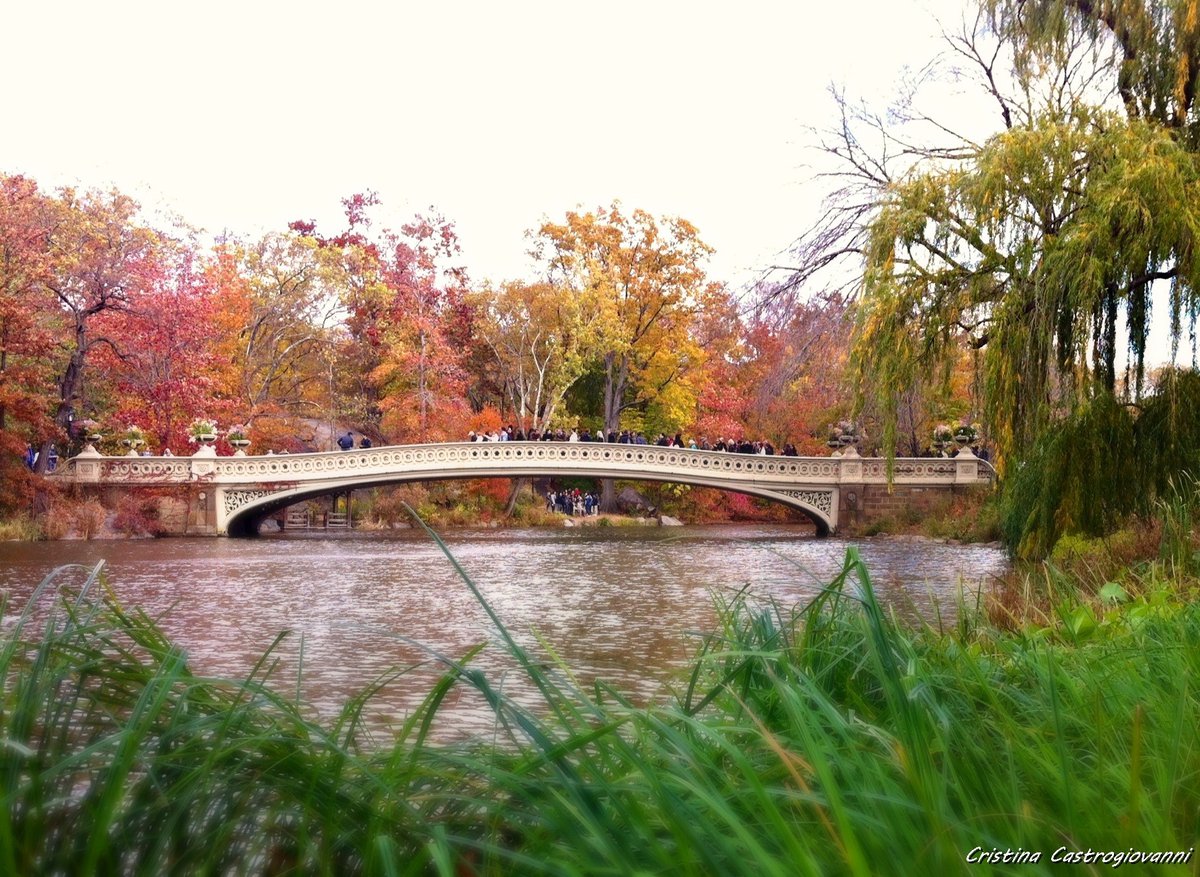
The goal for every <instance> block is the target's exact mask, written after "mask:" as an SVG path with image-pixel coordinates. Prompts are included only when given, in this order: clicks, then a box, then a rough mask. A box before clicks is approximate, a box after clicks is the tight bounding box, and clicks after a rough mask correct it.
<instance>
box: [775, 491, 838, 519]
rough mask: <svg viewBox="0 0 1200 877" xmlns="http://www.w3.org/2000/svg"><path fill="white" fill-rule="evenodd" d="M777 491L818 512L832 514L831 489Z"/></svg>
mask: <svg viewBox="0 0 1200 877" xmlns="http://www.w3.org/2000/svg"><path fill="white" fill-rule="evenodd" d="M778 493H781V494H783V495H784V496H790V497H792V498H794V499H798V500H800V502H802V503H804V504H805V505H807V506H811V507H812V508H814V509H816V510H817V511H819V512H824V513H825V514H827V515H831V514H833V491H832V490H780V491H778Z"/></svg>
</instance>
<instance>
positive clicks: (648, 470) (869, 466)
mask: <svg viewBox="0 0 1200 877" xmlns="http://www.w3.org/2000/svg"><path fill="white" fill-rule="evenodd" d="M547 476H549V477H585V478H616V479H629V480H638V481H668V482H676V483H680V484H689V485H695V486H698V487H712V488H716V489H718V490H729V491H736V492H740V493H745V494H749V495H751V496H757V497H762V498H764V499H768V500H773V501H775V502H779V503H782V504H784V505H787V506H791V507H792V508H795V509H798V510H799V511H801V512H802V513H804V514H805V515H806V516H807V517H808V518H809V519H811V520H812V521H813V523H814V524H815V525H816V528H817V532H818V533H819V534H821V535H827V534H830V533H836V532H837V530H838V526H839V524H840V523H847V522H850V521H861V520H864V519H869V518H871V517H874V516H877V515H879V514H881V513H885V512H887V511H889V510H891V511H895V510H897V509H898V508H899V507H901V506H903V505H904V504H914V503H915V504H918V505H919V504H923V503H926V501H927V500H928V499H929V498H932V497H934V496H936V495H938V494H944V493H945V492H948V491H954V490H955V489H957V488H960V487H963V486H969V485H977V484H987V483H989V481H990V480H991V478H992V476H993V471H992V468H991V466H989V465H988V464H987V463H986V462H985V461H983V460H980V459H979V458H978V457H976V456H975V455H974V454H972V453H971V451H970V449H969V448H964V449H963V451H961V452H960V453H959V455H958V456H957V457H955V458H953V459H949V458H924V457H920V458H897V459H896V460H895V461H894V466H893V478H892V483H891V484H890V485H889V484H888V477H887V468H886V461H885V460H883V459H881V458H874V457H861V456H859V455H858V454H857V452H856V451H855V450H854V448H853V446H851V447H849V448H847V449H846V451H845V452H843V453H842V455H840V456H834V457H782V456H763V455H751V454H737V453H728V452H724V451H700V450H689V449H683V448H664V447H658V446H656V445H625V444H606V443H599V442H597V443H590V442H462V443H446V444H426V445H394V446H385V447H379V448H368V449H362V450H351V451H336V452H332V453H330V452H322V453H308V454H268V455H259V456H244V455H240V454H239V455H238V456H233V457H218V456H217V455H216V454H215V452H214V451H213V449H212V448H211V447H204V448H201V449H200V450H199V451H197V452H196V454H195V455H194V456H191V457H136V456H125V457H106V456H103V455H101V454H100V453H98V452H97V451H96V450H95V449H93V448H91V447H88V448H86V449H85V450H84V451H83V452H82V453H81V454H79V456H77V457H73V458H71V459H70V460H68V461H66V462H65V464H63V465H61V466H60V467H59V472H58V473H56V475H55V477H56V478H57V479H59V480H60V481H64V482H68V483H72V484H77V485H80V486H82V487H83V488H84V489H85V490H99V491H101V492H104V491H109V492H119V491H121V490H129V489H139V488H153V489H156V490H157V491H158V492H159V495H160V496H163V497H166V498H168V499H169V498H174V501H175V502H176V503H177V504H183V505H184V513H183V515H182V522H181V526H177V527H174V528H171V530H172V532H181V533H186V534H191V535H207V536H251V535H255V534H257V532H258V528H259V524H260V523H261V522H262V521H263V520H264V519H265V518H267V517H268V516H270V515H271V514H273V513H275V512H277V511H278V510H279V509H281V508H283V507H285V506H289V505H292V504H294V503H298V502H302V501H304V500H307V499H311V498H314V497H318V496H328V495H338V494H345V493H347V492H348V491H351V490H355V489H359V488H371V487H380V486H384V485H390V484H402V483H405V482H413V481H439V480H444V479H456V478H533V477H547Z"/></svg>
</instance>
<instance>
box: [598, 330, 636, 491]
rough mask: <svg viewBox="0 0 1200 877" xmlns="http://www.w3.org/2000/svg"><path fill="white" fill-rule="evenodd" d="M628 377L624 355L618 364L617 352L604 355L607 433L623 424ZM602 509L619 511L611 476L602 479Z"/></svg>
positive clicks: (615, 488)
mask: <svg viewBox="0 0 1200 877" xmlns="http://www.w3.org/2000/svg"><path fill="white" fill-rule="evenodd" d="M628 379H629V370H628V367H627V365H626V363H625V359H624V357H622V358H621V360H620V363H619V364H618V362H617V356H616V354H615V353H608V354H606V355H605V357H604V431H605V433H611V432H616V431H617V430H618V429H619V428H620V426H621V400H622V399H624V398H625V385H626V383H627V382H628ZM605 438H607V435H606V436H605ZM600 511H602V512H605V513H606V514H611V513H613V512H615V511H617V487H616V483H615V482H614V481H613V480H612V479H611V478H602V479H601V480H600Z"/></svg>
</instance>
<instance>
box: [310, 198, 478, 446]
mask: <svg viewBox="0 0 1200 877" xmlns="http://www.w3.org/2000/svg"><path fill="white" fill-rule="evenodd" d="M342 204H343V207H344V208H345V212H346V220H347V227H346V229H345V230H344V231H342V232H340V233H338V234H335V235H326V234H323V233H321V232H320V231H319V230H318V229H317V228H316V225H315V223H313V222H309V221H299V222H294V223H292V228H293V229H294V230H295V231H297V232H299V233H300V234H301V235H303V236H304V237H305V238H306V239H307V240H310V241H312V242H313V243H314V245H315V246H317V247H319V248H321V249H322V250H323V251H325V252H327V253H330V254H336V257H337V258H338V259H339V260H340V262H341V265H342V270H343V272H344V276H343V283H342V289H341V294H342V297H341V304H342V307H343V309H344V312H345V314H346V319H345V323H344V327H345V329H346V332H347V336H346V342H347V343H346V344H345V345H344V350H346V351H347V352H348V353H349V354H350V361H351V363H352V368H351V369H350V371H351V372H352V373H353V374H354V375H357V377H358V378H359V379H362V378H365V379H366V380H365V382H364V383H362V384H360V386H359V393H360V399H364V400H365V397H367V396H368V394H370V396H371V397H372V398H371V401H370V402H369V403H365V404H363V405H362V406H361V408H362V410H363V413H364V414H365V415H370V416H374V414H375V413H376V412H377V413H378V415H379V428H380V430H381V431H382V432H384V433H385V434H386V435H390V436H393V437H395V438H398V439H402V440H414V439H415V440H417V441H435V440H441V439H445V438H448V437H450V436H456V435H459V434H461V433H463V432H465V429H464V425H465V423H466V421H467V418H468V416H469V412H468V410H467V405H466V402H465V397H464V389H465V385H466V373H465V372H464V370H463V367H462V361H463V357H464V355H465V352H466V344H467V340H468V339H469V337H470V334H471V309H470V308H469V307H468V306H467V305H466V303H465V298H466V273H465V271H464V269H463V268H462V267H461V266H460V265H458V264H457V259H458V257H459V254H460V250H459V245H458V238H457V235H456V233H455V231H454V226H453V224H452V223H450V222H448V221H447V220H446V219H445V218H443V217H441V216H438V215H436V214H431V215H429V216H422V215H418V216H416V217H414V218H413V219H412V220H411V221H410V222H408V223H406V224H405V225H403V226H402V227H401V228H400V229H399V231H395V230H392V229H387V228H384V229H379V230H374V229H372V224H371V221H370V217H369V210H370V208H372V207H374V206H376V205H377V204H378V199H377V198H376V197H375V196H374V195H372V194H360V195H353V196H351V197H349V198H346V199H344V200H343V202H342Z"/></svg>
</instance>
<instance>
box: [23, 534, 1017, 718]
mask: <svg viewBox="0 0 1200 877" xmlns="http://www.w3.org/2000/svg"><path fill="white" fill-rule="evenodd" d="M444 538H445V541H446V543H447V545H448V546H449V548H450V550H451V551H452V553H453V555H454V557H455V558H456V559H457V560H458V562H459V563H460V564H461V565H462V567H463V568H464V570H465V572H466V573H467V574H468V575H469V576H470V577H471V579H472V580H473V581H474V582H475V584H476V585H477V587H478V588H479V590H480V591H481V592H482V594H483V597H484V598H485V599H486V600H487V601H488V602H489V603H490V604H491V606H492V607H493V608H494V609H495V611H496V612H497V614H498V615H499V616H500V618H501V619H502V621H503V623H504V624H505V625H506V626H507V627H508V628H509V630H510V631H511V632H512V633H513V635H514V636H515V637H516V638H517V639H518V641H520V642H521V643H522V644H525V645H530V646H534V647H536V644H537V637H543V638H544V639H545V641H546V642H548V643H550V644H551V645H552V646H553V648H554V650H555V651H556V652H557V653H558V654H559V655H561V656H562V658H563V659H564V660H565V661H566V662H567V663H568V664H569V665H570V667H571V668H572V669H573V670H575V671H576V672H577V673H579V674H580V675H581V676H582V677H583V678H585V679H590V678H602V679H604V680H606V681H608V682H610V683H611V684H613V685H614V686H615V687H617V688H619V689H621V690H623V691H625V692H627V693H629V694H630V695H631V696H633V697H634V698H636V699H639V700H648V699H651V698H654V697H656V696H661V695H662V694H663V691H664V686H666V685H667V684H669V682H670V681H671V680H672V678H673V674H674V673H676V672H677V671H678V668H679V667H681V666H683V665H684V664H686V662H687V660H688V657H689V656H690V655H692V654H694V652H695V649H696V648H697V645H698V636H699V634H701V633H702V632H706V631H710V630H712V629H713V626H714V621H715V617H716V615H715V610H714V595H729V594H733V593H735V592H737V591H739V590H741V589H743V588H745V589H748V590H749V591H750V592H751V593H752V594H753V595H755V596H756V597H759V598H764V599H766V598H770V599H774V600H776V601H778V602H779V603H780V604H782V605H784V606H787V607H790V606H792V605H795V604H797V603H802V602H807V601H808V600H810V599H812V597H813V596H814V595H815V594H816V593H817V592H818V590H819V588H820V587H821V586H822V585H823V584H826V583H828V581H829V580H830V579H831V578H832V577H833V576H834V575H835V574H836V573H837V571H838V570H839V569H840V568H841V564H842V561H843V558H844V557H845V553H846V549H847V548H848V547H849V546H850V545H852V544H853V545H855V546H856V547H857V548H858V550H859V551H860V552H861V554H862V556H863V558H864V560H865V561H866V562H867V565H868V567H869V568H870V570H871V574H872V580H873V581H874V583H875V587H876V590H877V592H878V593H879V594H880V596H881V598H882V599H883V600H884V601H885V602H886V603H887V604H888V605H889V606H892V607H894V608H895V609H896V611H897V612H898V613H899V614H902V615H907V616H909V617H910V618H911V617H915V616H916V615H918V614H919V615H924V616H925V617H926V618H936V617H937V615H938V613H939V612H940V613H941V614H942V616H943V617H945V618H952V617H953V616H954V615H955V612H956V608H957V606H958V601H959V600H960V599H966V600H968V601H974V600H975V599H976V597H977V595H978V593H979V591H980V588H981V586H983V585H984V584H985V583H986V582H987V581H988V580H989V579H990V578H991V577H993V576H996V575H998V574H1001V573H1003V572H1004V571H1005V570H1006V569H1007V566H1008V564H1007V560H1006V557H1005V555H1004V553H1003V552H1002V551H1001V550H1000V549H997V548H993V547H986V546H952V545H941V544H936V543H929V542H903V541H896V540H888V539H878V540H864V541H860V542H854V543H850V542H847V541H845V540H840V539H816V538H814V537H813V536H812V530H811V527H807V526H803V525H797V526H764V525H718V526H704V527H670V528H658V527H619V528H601V527H588V528H574V529H562V530H558V529H538V530H494V529H493V530H474V529H472V530H451V531H448V532H447V533H445V534H444ZM101 560H103V561H104V562H105V565H106V569H107V573H108V580H109V582H110V583H111V585H112V587H113V589H114V591H115V592H116V594H117V595H118V597H119V599H120V600H121V601H122V603H124V604H125V605H127V606H140V607H142V608H143V609H145V610H146V611H147V612H148V613H149V614H150V615H152V616H153V617H155V618H156V619H158V621H159V623H160V625H161V627H162V628H163V629H164V630H165V631H166V632H167V633H168V635H169V636H170V637H171V638H172V639H173V640H174V641H175V642H177V643H178V644H179V645H181V646H182V647H184V648H185V649H186V650H187V653H188V656H189V660H190V661H191V663H192V666H193V669H194V670H195V671H196V672H199V673H205V674H212V675H228V676H239V675H244V674H245V673H247V672H248V671H249V669H250V668H251V667H252V666H253V665H254V664H255V662H256V661H257V660H258V659H259V657H260V656H261V655H262V653H263V652H264V650H266V649H267V647H268V646H269V645H270V644H271V642H272V641H273V640H274V638H275V637H276V635H277V634H278V633H280V632H281V631H288V632H289V634H288V637H287V638H286V639H285V640H284V642H283V643H282V644H281V646H280V647H279V649H278V651H277V656H278V657H279V659H280V665H279V667H278V669H277V670H276V673H275V677H274V678H275V682H276V684H277V685H280V686H291V687H294V686H295V684H296V678H297V672H298V671H302V672H300V678H301V680H302V681H301V689H302V692H303V695H304V698H305V700H306V701H307V702H308V703H310V704H311V705H312V707H313V708H314V709H315V710H316V711H317V712H318V713H319V714H321V715H324V716H332V715H335V714H336V712H337V710H338V709H339V708H340V706H341V705H342V703H343V702H344V701H345V700H346V699H347V698H348V697H349V696H351V695H352V694H354V693H356V692H357V691H359V690H361V689H362V688H363V687H365V686H366V685H367V684H369V683H370V682H371V681H372V680H373V679H375V678H377V677H379V676H381V675H383V674H385V673H388V672H389V671H392V670H395V669H397V668H410V667H411V668H413V669H412V670H411V671H410V672H408V673H405V674H404V675H402V676H400V677H399V678H398V679H397V680H395V681H393V682H391V683H390V684H389V685H388V686H387V687H386V688H385V689H384V690H383V691H382V692H381V693H380V694H379V695H378V696H376V697H375V698H373V699H372V701H371V705H370V708H369V710H368V716H369V718H370V721H371V723H372V726H373V727H375V728H377V729H386V728H387V727H388V725H389V724H391V723H394V722H399V721H401V720H402V719H403V718H404V716H405V715H406V714H407V713H408V712H409V711H410V710H411V709H412V707H413V706H414V705H415V704H417V703H419V702H420V700H421V698H422V697H423V696H424V695H425V694H426V693H427V692H428V691H429V688H430V686H431V685H432V684H433V681H434V679H436V677H437V675H438V668H439V665H438V663H437V658H436V656H437V655H443V656H447V657H450V658H458V657H460V656H461V655H463V654H464V653H465V652H466V651H467V650H468V649H469V648H470V647H471V646H473V645H475V644H477V643H480V642H485V641H489V642H490V641H494V640H495V639H496V630H495V628H494V626H493V625H492V623H491V622H490V620H489V619H488V617H487V614H486V613H485V611H484V609H483V608H482V607H481V606H480V604H479V602H478V601H477V600H476V598H475V597H474V596H473V595H472V593H471V592H470V590H469V588H468V587H467V586H466V585H465V584H464V582H463V580H462V578H461V577H460V576H459V574H458V573H457V572H456V571H455V570H454V568H453V565H452V564H451V562H450V561H449V560H448V559H447V557H446V555H445V554H444V553H443V552H442V551H441V550H440V549H439V548H438V546H437V545H436V544H435V543H434V542H432V541H431V540H430V539H429V537H428V536H426V535H425V534H424V533H422V532H417V531H413V530H402V531H393V532H387V533H365V532H347V533H339V534H336V535H325V534H320V535H316V534H305V535H299V536H282V535H281V536H271V537H264V538H260V539H253V540H235V539H200V538H196V539H159V540H135V541H103V542H102V541H96V542H41V543H16V542H8V543H0V590H3V591H4V592H6V593H7V595H8V598H9V602H10V607H13V608H16V609H19V608H21V607H22V606H23V605H24V604H25V602H26V601H27V599H28V597H29V595H30V594H31V593H32V592H33V589H34V588H35V587H36V585H37V584H38V582H40V581H41V580H42V578H43V577H44V576H45V575H46V574H47V573H48V572H50V571H51V570H52V569H54V568H55V567H58V566H60V565H63V564H81V565H83V566H86V567H92V566H94V565H95V564H96V563H97V562H99V561H101ZM71 575H72V576H74V578H75V580H77V581H78V580H79V579H80V577H81V576H82V575H83V573H82V572H81V571H78V570H77V571H75V572H73V573H71ZM12 620H13V618H12V608H10V614H9V616H8V617H7V618H6V619H5V622H4V623H5V624H6V625H10V624H11V623H12ZM473 666H476V667H478V668H480V669H483V670H484V671H486V672H487V673H488V674H489V675H491V676H492V678H493V680H494V681H495V682H496V683H497V684H507V683H508V681H509V680H510V679H513V680H515V679H516V677H517V673H516V671H515V670H514V668H513V666H512V662H511V660H510V659H508V658H507V656H505V655H504V654H503V651H502V649H501V648H500V647H498V646H494V645H493V646H489V647H488V648H487V649H485V650H484V652H483V653H482V654H481V655H480V656H478V657H477V658H476V659H475V660H474V662H473ZM509 690H510V691H515V692H517V693H518V694H519V695H522V691H523V689H522V687H521V685H520V683H519V681H514V682H513V683H512V685H511V687H510V689H509ZM525 694H528V693H527V692H526V693H525ZM522 696H523V695H522ZM458 697H460V698H461V700H460V701H459V702H458V703H455V704H452V707H451V709H452V714H453V716H454V722H455V724H456V725H457V728H456V730H457V731H458V732H465V733H486V732H487V730H488V729H489V728H490V713H489V711H488V710H486V709H485V708H483V707H482V706H481V704H478V703H473V702H472V696H470V695H468V694H465V693H464V694H461V695H458Z"/></svg>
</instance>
